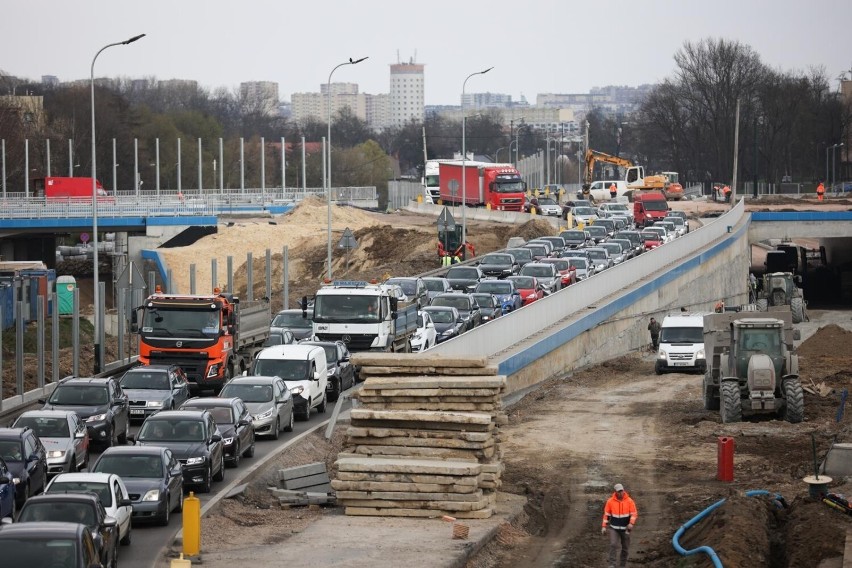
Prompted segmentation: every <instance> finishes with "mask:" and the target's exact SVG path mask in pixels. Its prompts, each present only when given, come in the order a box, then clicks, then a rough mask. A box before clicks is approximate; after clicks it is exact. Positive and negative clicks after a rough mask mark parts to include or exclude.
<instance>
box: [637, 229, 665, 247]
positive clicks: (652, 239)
mask: <svg viewBox="0 0 852 568" xmlns="http://www.w3.org/2000/svg"><path fill="white" fill-rule="evenodd" d="M640 234H641V236H642V241H643V242H644V243H645V250H651V249H655V248H657V247H658V246H660V245H662V244H663V238H662V237H661V236H660V233H658V232H657V231H642V232H641V233H640Z"/></svg>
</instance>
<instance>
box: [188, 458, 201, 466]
mask: <svg viewBox="0 0 852 568" xmlns="http://www.w3.org/2000/svg"><path fill="white" fill-rule="evenodd" d="M200 463H204V457H203V456H202V457H200V458H189V459H188V460H186V465H198V464H200Z"/></svg>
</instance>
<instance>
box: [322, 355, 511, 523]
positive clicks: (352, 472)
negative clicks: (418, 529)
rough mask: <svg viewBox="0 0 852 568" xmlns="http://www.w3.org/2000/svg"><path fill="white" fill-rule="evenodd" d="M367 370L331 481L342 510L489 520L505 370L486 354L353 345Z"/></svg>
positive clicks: (498, 470)
mask: <svg viewBox="0 0 852 568" xmlns="http://www.w3.org/2000/svg"><path fill="white" fill-rule="evenodd" d="M353 363H354V364H356V365H359V366H360V368H361V370H360V373H361V376H362V377H364V378H365V380H364V382H363V384H362V385H361V388H360V390H359V391H358V393H357V394H356V395H355V398H356V399H357V401H358V402H357V405H356V406H355V407H354V408H353V409H352V411H351V414H350V421H351V426H350V427H349V429H348V430H347V444H346V448H345V450H344V452H343V453H341V454H340V455H339V457H338V460H337V464H336V465H337V471H338V474H337V479H334V480H332V482H331V486H332V488H333V489H334V490H335V491H336V492H337V500H338V503H341V504H343V505H344V506H345V507H346V509H345V511H346V514H347V515H373V516H406V517H440V516H444V515H449V516H452V517H456V518H463V519H464V518H468V519H470V518H488V517H490V516H491V514H492V513H493V505H494V502H495V498H496V491H497V489H499V487H500V474H501V473H502V471H503V465H502V462H501V461H500V459H501V457H502V456H501V452H500V436H499V426H500V425H501V424H505V423H506V420H507V418H506V415H505V413H504V412H503V410H502V401H501V395H502V393H503V391H504V389H505V386H506V378H505V377H503V376H498V375H497V369H496V368H495V367H489V366H487V364H486V361H485V359H484V358H477V357H459V358H447V357H435V356H430V355H428V354H421V355H405V356H400V355H398V354H393V353H358V354H356V355H354V356H353Z"/></svg>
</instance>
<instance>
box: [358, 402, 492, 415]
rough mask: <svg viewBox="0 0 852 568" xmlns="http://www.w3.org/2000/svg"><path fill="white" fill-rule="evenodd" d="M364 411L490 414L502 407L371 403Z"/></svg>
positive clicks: (473, 404) (479, 404)
mask: <svg viewBox="0 0 852 568" xmlns="http://www.w3.org/2000/svg"><path fill="white" fill-rule="evenodd" d="M361 408H363V409H364V410H371V409H376V410H428V411H446V412H482V413H485V414H489V413H491V412H494V411H496V410H500V407H499V406H497V405H495V403H493V402H483V403H478V402H370V403H368V405H367V406H361Z"/></svg>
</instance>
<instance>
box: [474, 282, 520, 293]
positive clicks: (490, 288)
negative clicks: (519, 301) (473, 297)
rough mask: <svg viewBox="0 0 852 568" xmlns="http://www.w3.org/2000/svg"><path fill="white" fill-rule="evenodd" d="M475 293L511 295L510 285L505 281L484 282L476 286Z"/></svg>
mask: <svg viewBox="0 0 852 568" xmlns="http://www.w3.org/2000/svg"><path fill="white" fill-rule="evenodd" d="M476 291H477V292H488V293H489V294H511V293H512V283H511V282H506V281H505V280H484V281H482V282H480V283H479V284H477V285H476Z"/></svg>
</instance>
